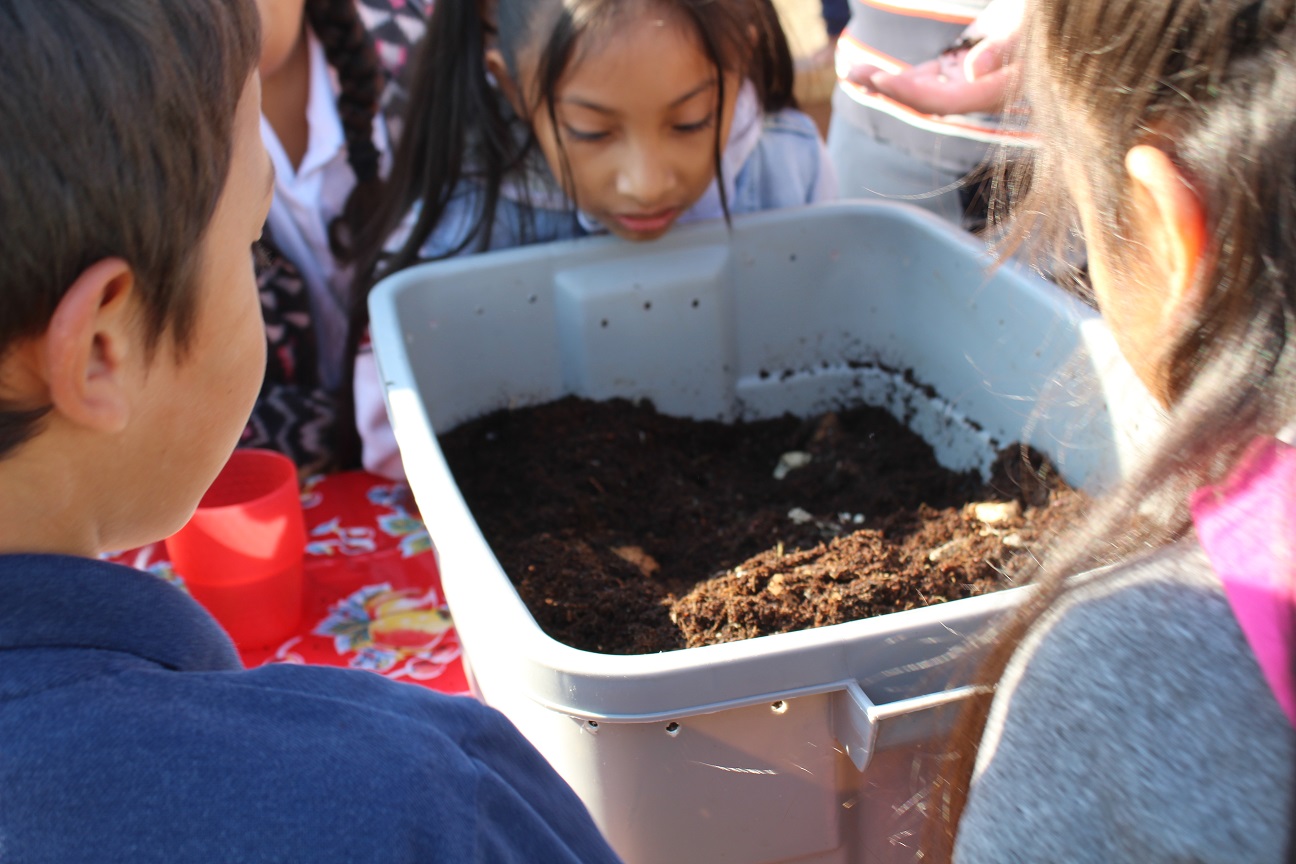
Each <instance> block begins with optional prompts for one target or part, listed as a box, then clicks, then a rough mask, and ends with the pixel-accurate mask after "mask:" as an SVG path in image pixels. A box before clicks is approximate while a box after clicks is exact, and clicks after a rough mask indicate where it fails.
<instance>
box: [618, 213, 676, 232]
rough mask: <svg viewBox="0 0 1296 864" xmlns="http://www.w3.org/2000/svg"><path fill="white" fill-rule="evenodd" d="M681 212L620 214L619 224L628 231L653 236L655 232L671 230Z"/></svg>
mask: <svg viewBox="0 0 1296 864" xmlns="http://www.w3.org/2000/svg"><path fill="white" fill-rule="evenodd" d="M679 212H680V211H679V210H676V209H671V210H662V211H661V212H660V213H647V214H638V213H635V214H628V213H627V214H618V215H617V216H616V217H614V218H615V219H616V221H617V222H619V223H620V224H621V226H622V227H623V228H625V229H626V230H627V231H632V232H635V233H641V234H651V233H652V232H654V231H661V230H664V229H666V228H669V227H670V225H671V223H672V222H674V221H675V219H676V218H677V217H678V216H679Z"/></svg>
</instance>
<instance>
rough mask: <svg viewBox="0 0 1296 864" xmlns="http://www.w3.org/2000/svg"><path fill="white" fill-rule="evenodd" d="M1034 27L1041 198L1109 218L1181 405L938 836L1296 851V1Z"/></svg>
mask: <svg viewBox="0 0 1296 864" xmlns="http://www.w3.org/2000/svg"><path fill="white" fill-rule="evenodd" d="M1025 28H1026V32H1025V52H1026V53H1025V55H1024V62H1023V64H1022V74H1023V76H1024V87H1025V95H1026V96H1027V97H1028V98H1029V99H1030V102H1031V105H1032V118H1031V122H1032V124H1033V126H1034V128H1035V129H1036V131H1037V132H1038V134H1039V136H1040V137H1039V140H1040V146H1039V150H1038V152H1037V153H1036V154H1035V157H1034V165H1033V166H1032V174H1031V184H1030V188H1029V192H1028V196H1027V198H1026V200H1023V201H1021V202H1020V203H1019V206H1018V208H1017V209H1018V212H1019V213H1020V214H1022V215H1023V216H1026V215H1028V214H1033V215H1036V216H1038V214H1049V217H1050V218H1048V219H1047V224H1037V225H1035V226H1034V227H1035V228H1037V229H1039V228H1045V227H1048V228H1061V229H1063V231H1065V230H1066V229H1068V228H1069V227H1070V226H1071V225H1073V224H1074V225H1078V226H1080V227H1081V228H1082V233H1083V237H1084V240H1085V242H1086V243H1087V247H1088V255H1089V271H1090V274H1091V280H1092V286H1093V290H1094V294H1095V296H1096V299H1097V302H1098V305H1099V307H1100V308H1101V310H1102V312H1103V315H1104V317H1105V319H1106V320H1107V322H1108V324H1109V326H1110V328H1111V330H1112V332H1113V334H1114V336H1115V338H1116V341H1117V344H1118V345H1119V346H1120V347H1121V349H1122V352H1123V353H1124V355H1125V356H1126V357H1127V358H1128V359H1129V361H1130V363H1131V365H1132V367H1133V368H1134V370H1135V371H1136V373H1137V374H1138V376H1139V378H1140V379H1141V380H1142V381H1143V382H1144V383H1145V384H1146V386H1147V388H1148V390H1149V391H1150V392H1151V393H1152V394H1153V395H1154V396H1155V397H1156V398H1157V399H1158V400H1159V401H1160V402H1161V403H1162V404H1163V405H1164V406H1165V411H1166V413H1167V415H1168V423H1167V425H1166V431H1165V432H1164V434H1163V437H1162V438H1161V439H1160V440H1159V441H1157V442H1156V443H1155V446H1154V447H1153V448H1152V452H1150V453H1149V456H1148V459H1147V462H1146V464H1145V465H1144V466H1143V467H1142V468H1141V470H1139V471H1138V472H1136V473H1135V474H1134V475H1133V476H1132V477H1131V479H1129V481H1128V482H1127V483H1126V484H1125V485H1124V486H1123V488H1121V489H1120V490H1118V491H1117V492H1116V493H1115V494H1113V495H1111V496H1109V497H1108V498H1105V499H1104V500H1103V501H1102V502H1101V503H1099V504H1097V505H1095V508H1096V512H1095V513H1093V514H1092V522H1091V523H1090V524H1089V525H1087V526H1085V528H1084V529H1083V530H1078V531H1076V532H1075V533H1074V534H1072V535H1071V537H1070V538H1069V541H1068V542H1064V543H1062V544H1060V545H1059V547H1058V548H1057V549H1056V550H1055V551H1054V554H1053V555H1052V556H1051V557H1048V558H1045V560H1044V563H1043V566H1042V569H1041V571H1040V574H1039V576H1038V578H1037V580H1036V585H1035V588H1034V590H1033V593H1031V594H1030V596H1029V598H1028V600H1027V601H1026V602H1025V604H1024V606H1023V608H1022V610H1021V614H1020V615H1019V616H1018V617H1017V618H1016V619H1015V620H1014V621H1013V622H1012V623H1011V624H1010V625H1008V626H1007V627H1006V629H1005V631H1004V632H1002V633H1001V634H1000V635H1001V638H1000V640H999V641H998V642H997V644H996V647H995V648H994V649H992V651H991V653H990V655H989V658H988V660H987V661H986V663H985V666H984V668H983V669H982V670H981V682H982V683H983V684H985V685H986V689H985V691H984V696H983V697H982V698H981V699H980V700H979V701H977V702H974V703H972V704H971V705H970V707H969V708H968V709H967V710H966V711H965V714H964V716H963V718H962V719H961V720H960V724H959V727H958V729H957V730H956V735H955V746H954V749H953V753H952V759H951V760H950V761H948V763H947V766H946V767H947V770H946V773H945V775H944V776H943V777H942V779H941V781H940V783H939V785H938V786H937V788H936V790H935V794H934V795H933V796H932V799H931V800H930V801H929V803H928V806H929V809H928V812H929V813H931V814H932V815H933V816H934V817H935V820H936V822H937V823H938V827H940V828H942V829H944V830H943V831H941V832H939V835H940V836H939V838H938V842H937V843H935V844H934V845H936V846H939V847H941V848H935V849H930V850H929V851H930V852H932V853H934V854H932V855H930V856H929V860H948V858H949V856H950V854H951V851H952V854H953V859H954V860H955V861H957V862H959V864H965V862H968V864H970V862H982V861H1008V860H1012V861H1081V860H1083V861H1104V862H1107V861H1139V862H1145V864H1150V862H1160V861H1220V862H1224V861H1228V862H1236V861H1249V862H1263V861H1275V862H1276V861H1291V860H1294V859H1293V857H1292V856H1293V853H1294V852H1296V844H1294V843H1293V838H1292V832H1293V830H1296V829H1294V826H1296V819H1293V818H1292V812H1293V786H1294V784H1293V776H1294V775H1296V735H1294V734H1293V726H1292V724H1293V722H1294V721H1296V691H1294V690H1293V675H1292V672H1293V668H1292V656H1293V644H1294V643H1293V619H1294V617H1296V607H1294V606H1293V588H1294V584H1296V447H1293V440H1294V439H1293V433H1294V432H1296V424H1293V421H1296V338H1293V337H1294V336H1296V10H1294V4H1293V2H1292V0H1258V2H1257V0H1209V2H1208V0H1033V2H1032V3H1030V4H1028V7H1027V20H1026V22H1025ZM1064 214H1071V215H1072V216H1073V217H1074V221H1073V220H1071V219H1068V218H1065V216H1064ZM1078 574H1079V575H1078Z"/></svg>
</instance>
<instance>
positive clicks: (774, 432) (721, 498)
mask: <svg viewBox="0 0 1296 864" xmlns="http://www.w3.org/2000/svg"><path fill="white" fill-rule="evenodd" d="M441 447H442V450H443V451H444V453H445V456H446V459H447V461H448V462H449V464H450V467H451V470H452V471H453V472H454V476H455V480H456V482H457V484H458V486H459V489H460V491H461V492H462V493H463V496H464V498H465V500H466V501H467V502H468V506H469V508H470V510H471V511H472V513H473V516H474V517H475V518H476V520H477V523H478V525H479V526H480V527H481V530H482V533H483V534H484V535H485V536H486V539H487V542H488V543H490V545H491V548H492V550H493V551H494V552H495V555H496V557H497V558H498V559H499V561H500V564H501V565H502V566H503V568H504V571H505V572H506V573H508V574H509V577H510V578H511V579H512V580H513V583H514V585H516V586H517V589H518V591H519V593H520V594H521V596H522V599H523V601H524V602H525V603H526V605H527V607H528V608H529V609H530V610H531V613H532V614H533V615H534V616H535V618H536V621H537V622H538V623H539V625H540V626H541V627H542V628H543V629H544V631H545V632H546V633H548V634H550V635H551V636H553V637H554V638H555V639H558V640H559V641H562V642H565V643H566V644H568V645H572V646H574V647H577V648H582V649H585V650H589V651H598V652H602V653H609V654H640V653H651V652H656V651H670V650H675V649H679V648H686V647H693V646H697V645H707V644H712V643H717V642H730V641H734V640H738V639H747V638H751V637H754V636H762V635H767V634H771V633H782V632H787V631H791V630H801V629H804V628H807V627H818V626H823V625H828V624H837V623H840V622H843V621H852V620H856V619H860V618H867V617H870V616H873V615H880V614H883V613H887V612H894V611H899V610H902V609H910V608H914V607H918V606H926V605H930V604H933V603H942V602H945V601H948V600H955V599H959V598H962V597H970V596H972V595H974V594H982V593H985V592H987V591H994V590H997V589H1000V588H1004V587H1007V586H1009V585H1011V584H1013V579H1014V578H1015V577H1016V576H1018V575H1021V574H1022V573H1024V572H1025V569H1026V567H1027V566H1028V564H1029V563H1030V561H1031V554H1030V553H1031V551H1032V550H1034V549H1038V547H1039V545H1040V543H1041V540H1042V538H1043V537H1044V536H1046V535H1047V534H1049V533H1050V531H1051V530H1052V528H1056V527H1059V526H1060V525H1062V524H1065V523H1066V522H1069V521H1070V520H1071V519H1072V518H1074V516H1075V515H1076V512H1077V510H1078V508H1079V507H1080V506H1082V505H1083V496H1082V495H1080V494H1079V493H1077V492H1074V491H1072V490H1071V489H1069V488H1068V487H1067V486H1066V485H1065V484H1064V483H1063V482H1062V481H1061V480H1060V479H1059V478H1058V477H1057V476H1056V474H1055V472H1054V471H1053V469H1052V467H1051V466H1050V465H1048V464H1047V463H1046V462H1045V461H1044V460H1042V459H1041V458H1040V457H1039V456H1038V455H1037V454H1035V453H1033V452H1025V451H1023V448H1021V447H1020V446H1018V445H1011V446H1009V447H1007V448H1005V449H1004V450H1003V451H1002V452H1001V453H1000V454H999V458H998V460H997V463H996V465H995V468H994V470H993V472H992V475H993V476H992V477H991V480H990V481H989V482H988V483H986V482H983V481H982V479H981V477H980V475H979V474H977V473H976V472H968V473H955V472H951V471H948V470H946V469H944V468H942V467H940V466H939V465H938V464H937V463H936V460H935V458H934V456H933V455H932V451H931V448H930V447H929V446H928V445H927V444H926V442H924V441H923V440H922V439H921V438H919V437H918V436H917V435H915V434H914V433H913V432H911V431H909V430H908V429H907V428H905V427H904V426H903V425H901V424H900V423H899V422H898V421H896V420H895V419H894V418H893V417H892V416H891V415H890V414H888V413H887V412H886V411H885V410H883V409H878V408H868V407H862V408H853V409H850V410H847V411H842V412H840V413H834V414H825V415H821V416H819V417H815V418H812V419H809V420H805V419H798V418H794V417H791V416H787V417H783V418H779V419H775V420H761V421H753V422H740V423H735V424H724V423H719V422H710V421H696V420H687V419H680V418H675V417H667V416H664V415H661V414H658V413H657V412H656V411H655V410H654V409H653V407H652V406H651V405H650V404H647V403H631V402H629V401H625V400H611V401H607V402H591V401H588V400H582V399H577V398H574V397H572V398H567V399H563V400H560V401H558V402H552V403H549V404H546V405H542V406H538V407H534V408H525V409H519V410H513V411H500V412H496V413H494V414H491V415H488V416H486V417H482V418H480V419H477V420H474V421H472V422H470V423H467V424H464V425H462V426H460V427H458V428H456V429H454V430H452V431H451V432H449V433H447V434H445V435H443V436H442V437H441ZM797 454H799V455H797ZM781 462H782V464H783V465H784V468H782V469H779V470H777V471H776V469H778V466H779V465H780V463H781ZM802 463H804V464H802ZM776 473H777V474H779V475H781V479H779V478H776V476H775V475H776Z"/></svg>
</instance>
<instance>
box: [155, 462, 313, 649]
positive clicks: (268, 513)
mask: <svg viewBox="0 0 1296 864" xmlns="http://www.w3.org/2000/svg"><path fill="white" fill-rule="evenodd" d="M166 548H167V555H168V557H169V558H170V559H171V564H172V566H173V567H174V568H175V571H176V573H178V574H179V575H180V576H181V578H183V579H184V582H185V585H186V586H187V587H188V588H189V592H190V594H192V595H193V598H194V599H195V600H197V601H198V602H199V603H201V604H202V605H203V606H204V607H205V608H206V609H207V611H208V612H210V613H211V614H212V616H213V617H214V618H215V619H216V620H217V621H219V622H220V623H221V626H223V627H224V628H225V631H226V632H227V633H229V635H230V637H231V638H232V639H233V640H234V644H235V645H237V646H238V647H239V648H240V649H248V648H266V647H271V646H275V645H278V644H279V643H280V642H282V641H283V640H285V639H287V638H288V637H289V636H291V635H293V633H294V632H295V631H296V630H297V628H298V627H299V626H300V625H301V619H302V590H303V584H304V579H303V576H302V561H303V557H304V555H305V551H306V524H305V520H304V518H303V516H302V507H301V497H300V495H299V493H298V487H297V467H296V466H295V465H294V464H293V462H292V460H291V459H289V458H288V457H286V456H284V455H282V454H280V453H275V452H272V451H269V450H236V451H234V454H233V455H232V456H230V459H229V462H227V463H226V465H225V467H224V468H222V469H221V473H220V474H219V475H218V476H217V477H216V480H215V481H214V482H213V483H212V485H211V488H210V489H208V490H207V493H206V494H205V495H203V498H202V501H201V502H199V504H198V509H197V510H196V511H195V512H194V515H193V517H192V518H191V519H190V520H189V522H188V523H187V524H186V525H185V526H184V527H183V528H181V529H180V530H179V531H177V532H176V533H175V534H173V535H172V536H171V537H169V538H167V541H166Z"/></svg>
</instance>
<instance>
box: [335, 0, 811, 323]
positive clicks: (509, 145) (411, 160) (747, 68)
mask: <svg viewBox="0 0 1296 864" xmlns="http://www.w3.org/2000/svg"><path fill="white" fill-rule="evenodd" d="M642 2H652V3H658V4H661V5H663V6H667V7H669V8H672V9H675V10H678V11H679V12H680V13H682V14H683V15H684V16H685V17H686V18H687V20H690V21H692V22H693V23H694V25H695V26H696V30H697V33H698V36H699V38H700V40H701V43H702V45H703V48H704V50H705V51H706V53H707V56H708V57H709V59H710V60H711V62H712V63H713V64H714V65H715V67H716V69H717V72H719V71H720V70H722V69H734V68H737V69H740V70H741V71H742V72H743V73H744V75H745V76H746V77H747V78H749V79H750V80H751V81H752V82H753V83H754V84H755V86H756V90H757V93H758V96H759V98H760V102H761V105H762V106H763V107H764V109H765V110H766V111H768V112H773V111H778V110H781V109H783V108H787V107H792V106H794V105H795V100H794V98H793V95H792V85H793V66H792V55H791V52H790V50H789V48H788V44H787V38H786V36H785V35H784V33H783V30H782V27H781V26H780V24H779V21H778V15H777V12H776V11H775V9H774V7H773V5H772V3H771V2H770V0H642ZM634 6H635V4H631V3H627V2H625V0H570V2H560V0H479V2H466V0H465V2H454V3H437V4H436V5H435V7H434V9H433V13H432V18H431V20H430V22H429V25H428V31H427V35H426V36H425V37H424V40H423V42H422V43H421V44H420V46H419V48H418V51H417V57H416V58H415V60H414V64H413V83H412V89H411V94H410V108H409V112H408V114H407V116H406V118H405V122H404V124H403V128H404V133H403V135H402V138H401V141H400V143H399V145H398V147H397V149H396V154H395V159H394V164H393V168H392V173H391V176H390V177H389V178H388V180H387V181H386V183H385V190H386V194H385V195H384V196H383V202H382V206H381V207H380V209H379V212H378V213H377V214H376V216H375V218H374V220H373V221H372V222H371V223H370V226H369V230H367V231H366V232H365V233H364V234H363V236H362V237H361V240H360V243H359V247H358V250H357V251H358V256H357V263H358V268H357V275H356V285H357V290H356V291H355V292H354V294H355V303H356V308H355V314H354V315H353V322H354V323H353V326H354V327H356V328H359V329H361V330H362V329H363V327H364V326H365V325H366V324H367V322H368V314H367V310H366V307H365V300H366V296H367V293H368V289H369V288H370V287H371V286H372V284H373V282H374V281H375V279H376V277H377V276H379V275H384V274H387V273H392V272H395V271H397V270H400V269H402V268H404V267H408V266H409V265H410V264H413V263H415V262H416V261H418V260H419V251H420V249H421V248H422V246H423V245H424V243H425V242H426V240H427V238H428V237H429V235H430V234H431V233H432V231H433V230H434V229H435V228H436V226H437V224H438V223H439V222H440V220H441V217H442V215H443V214H444V213H445V209H446V206H447V204H448V202H449V200H450V197H451V195H452V194H453V193H454V191H455V189H456V187H457V186H458V185H459V183H460V182H461V181H463V180H465V179H471V180H473V181H476V182H479V183H480V184H481V188H482V191H483V194H484V202H483V206H482V208H481V210H480V212H479V213H477V214H476V218H475V219H474V222H473V225H472V227H471V230H470V231H468V232H467V234H466V236H465V238H464V240H463V242H462V243H461V244H460V246H459V247H457V248H455V249H452V250H449V251H448V252H447V253H446V256H445V257H449V256H451V255H455V254H458V253H460V252H463V251H464V250H465V249H467V248H469V247H473V246H475V247H476V248H487V247H488V246H489V244H490V235H491V229H492V226H493V224H494V219H495V210H496V206H497V204H498V202H499V196H500V187H501V184H502V183H503V181H504V179H505V178H506V177H507V176H509V175H510V174H511V173H513V172H519V171H521V172H527V171H532V170H545V171H547V170H548V169H547V168H544V169H540V168H539V167H538V166H537V160H534V159H532V158H531V156H532V154H533V152H534V150H535V141H534V139H533V137H532V136H530V135H525V136H522V137H521V138H519V136H518V135H517V134H516V123H515V122H514V121H515V118H514V116H513V113H512V111H511V109H510V107H509V105H508V104H507V101H506V100H505V99H504V98H503V97H502V96H501V94H500V92H499V91H498V89H497V88H496V87H495V85H494V84H492V82H491V80H490V77H489V76H488V74H487V70H486V66H485V58H484V54H485V49H486V45H487V43H488V40H494V41H495V44H497V46H498V48H499V50H500V52H501V53H502V55H503V56H504V59H505V62H506V64H507V65H508V67H509V69H510V70H511V71H512V72H513V74H514V77H515V80H516V72H517V58H518V55H519V53H520V52H522V51H524V50H535V49H538V55H537V56H538V58H539V59H538V61H537V67H536V68H537V70H538V74H537V76H536V80H537V89H538V91H539V92H538V93H536V94H535V95H536V96H537V97H538V103H537V104H539V105H542V106H548V110H550V111H552V105H553V102H554V96H555V91H556V90H557V86H558V83H559V81H560V79H561V77H562V75H563V73H564V72H565V70H566V69H567V66H568V64H569V63H570V62H571V60H572V57H573V56H574V54H575V52H576V51H577V48H578V44H579V42H580V40H581V39H582V38H584V37H585V36H586V35H589V34H596V32H597V28H600V27H605V26H609V25H610V24H611V23H612V22H614V20H615V19H616V17H617V16H623V15H625V14H627V11H628V9H629V8H631V7H634ZM753 37H754V38H753ZM717 77H718V79H719V80H720V81H721V85H720V86H723V76H719V75H718V76H717ZM721 96H722V97H723V93H721ZM722 150H723V142H721V141H719V134H718V130H717V140H716V145H715V164H716V170H717V176H718V174H719V169H720V158H721V153H722ZM519 185H521V186H522V187H524V188H525V187H526V185H527V184H525V183H522V184H519ZM721 188H722V189H723V184H721ZM416 203H418V204H420V205H421V206H420V210H419V215H418V218H417V221H416V222H415V224H414V225H413V228H412V230H411V231H410V232H409V233H408V235H406V236H405V237H404V239H403V241H402V242H401V244H400V246H399V247H398V248H394V249H387V248H385V247H386V244H387V242H388V240H389V238H390V237H391V236H392V234H393V232H395V231H396V230H397V228H398V227H399V226H400V225H401V224H402V222H403V220H404V219H405V217H406V214H407V213H409V211H410V209H411V208H412V207H413V206H414V205H415V204H416Z"/></svg>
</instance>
